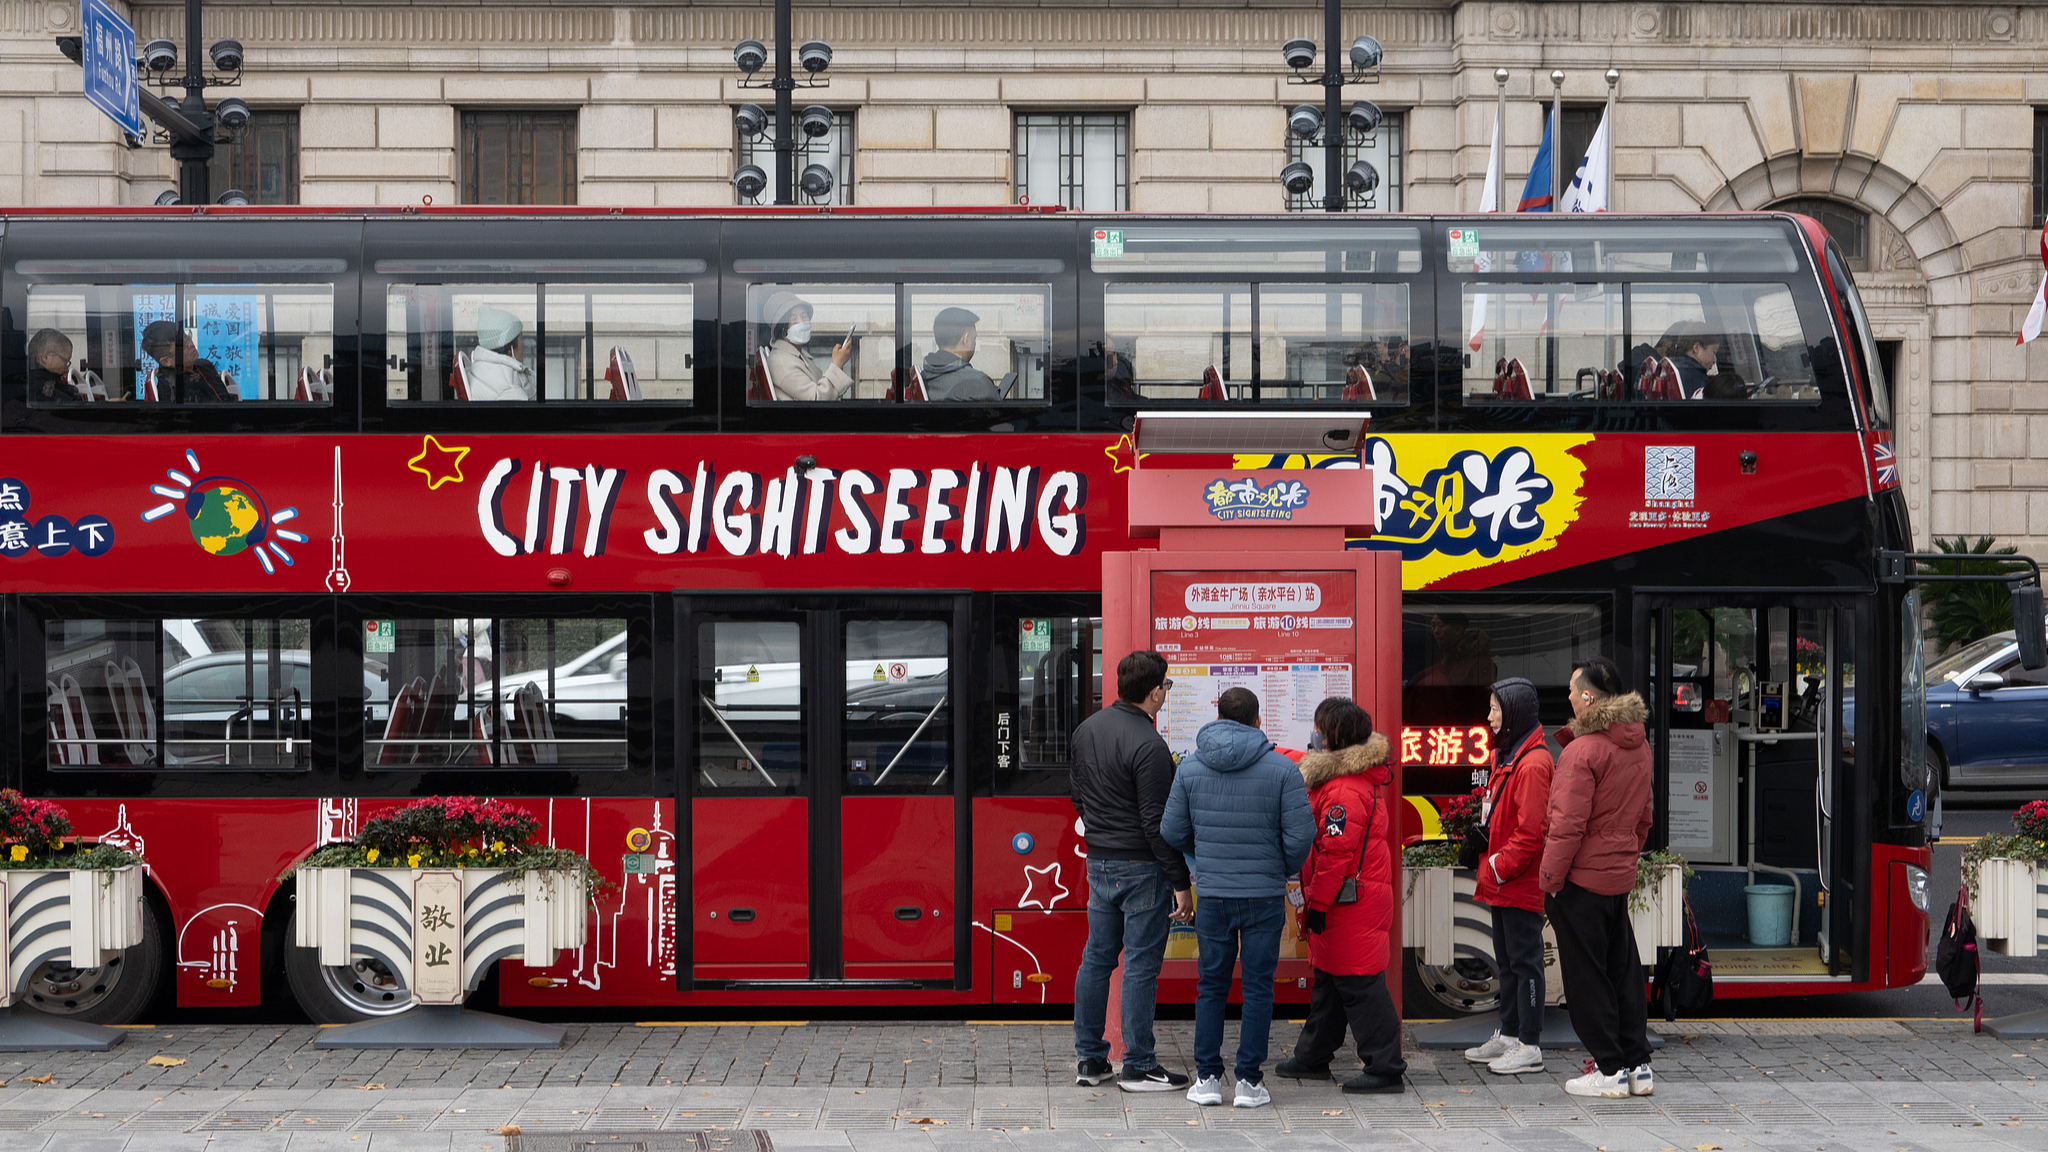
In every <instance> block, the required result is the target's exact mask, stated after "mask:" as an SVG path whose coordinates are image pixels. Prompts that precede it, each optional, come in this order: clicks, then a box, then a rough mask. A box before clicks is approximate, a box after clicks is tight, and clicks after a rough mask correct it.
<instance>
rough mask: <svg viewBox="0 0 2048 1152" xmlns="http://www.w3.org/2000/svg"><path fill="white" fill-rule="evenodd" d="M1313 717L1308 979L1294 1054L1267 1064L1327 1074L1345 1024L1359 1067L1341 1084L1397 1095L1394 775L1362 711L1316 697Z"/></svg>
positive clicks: (1307, 760) (1305, 879) (1305, 870)
mask: <svg viewBox="0 0 2048 1152" xmlns="http://www.w3.org/2000/svg"><path fill="white" fill-rule="evenodd" d="M1316 715H1317V728H1316V731H1317V734H1318V735H1320V736H1321V737H1322V742H1323V750H1322V751H1316V752H1310V753H1308V754H1307V755H1305V756H1303V757H1302V759H1301V774H1302V778H1303V780H1304V782H1305V783H1307V785H1308V801H1309V808H1310V809H1311V810H1312V811H1313V812H1314V813H1315V821H1316V837H1315V840H1314V841H1313V842H1311V844H1310V845H1309V852H1308V863H1307V864H1305V865H1303V866H1302V870H1301V895H1302V902H1303V905H1304V907H1303V909H1302V931H1303V933H1304V934H1305V935H1306V936H1307V937H1308V958H1309V965H1310V967H1311V968H1313V969H1314V971H1315V985H1314V987H1313V988H1312V990H1311V991H1310V992H1309V1004H1308V1020H1307V1022H1306V1023H1304V1024H1303V1025H1302V1027H1301V1039H1300V1040H1299V1041H1298V1042H1297V1043H1296V1044H1295V1046H1294V1057H1293V1059H1290V1060H1285V1061H1282V1062H1281V1064H1280V1066H1279V1067H1278V1068H1275V1069H1274V1071H1275V1072H1277V1073H1279V1074H1280V1075H1282V1076H1292V1077H1295V1078H1297V1079H1322V1078H1326V1077H1328V1076H1329V1075H1330V1057H1332V1056H1334V1055H1336V1053H1337V1049H1338V1048H1340V1047H1342V1046H1343V1044H1344V1028H1345V1025H1346V1024H1347V1023H1348V1024H1349V1025H1350V1028H1351V1036H1352V1039H1353V1040H1354V1041H1355V1042H1356V1043H1357V1045H1358V1057H1359V1059H1360V1060H1363V1061H1364V1062H1365V1071H1363V1072H1361V1073H1359V1074H1358V1075H1357V1076H1354V1077H1352V1078H1351V1079H1349V1080H1346V1081H1345V1082H1344V1084H1343V1088H1344V1091H1346V1092H1387V1093H1393V1092H1402V1091H1405V1090H1406V1086H1405V1085H1404V1084H1403V1083H1402V1080H1401V1078H1402V1076H1403V1075H1405V1074H1406V1073H1407V1071H1408V1062H1407V1061H1406V1060H1403V1059H1402V1058H1401V1019H1400V1017H1399V1016H1398V1015H1396V1014H1395V1012H1394V1002H1393V999H1392V998H1391V997H1389V996H1388V995H1387V983H1386V981H1387V952H1388V944H1389V941H1388V933H1389V932H1390V931H1391V930H1392V928H1393V923H1394V899H1395V896H1394V876H1395V869H1394V859H1393V850H1392V848H1391V847H1390V837H1391V835H1392V832H1393V826H1394V819H1395V812H1394V805H1395V804H1396V803H1398V802H1399V800H1400V798H1399V797H1397V796H1388V795H1386V790H1387V787H1388V785H1390V784H1392V783H1393V779H1394V777H1393V773H1392V772H1391V771H1390V770H1389V769H1388V768H1387V753H1388V750H1389V746H1388V744H1387V738H1386V737H1385V736H1382V735H1380V734H1379V733H1377V732H1374V731H1373V730H1372V717H1370V716H1368V715H1366V712H1365V709H1363V708H1360V707H1359V706H1358V705H1357V704H1355V703H1352V702H1351V701H1349V700H1341V701H1337V702H1332V701H1328V700H1326V701H1324V702H1323V707H1319V708H1317V709H1316ZM1347 880H1349V881H1351V884H1350V892H1347V891H1346V887H1347V885H1346V881H1347ZM1347 896H1350V897H1351V898H1350V899H1348V900H1347V899H1346V897H1347Z"/></svg>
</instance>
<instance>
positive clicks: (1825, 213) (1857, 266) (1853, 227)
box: [1771, 199, 1870, 272]
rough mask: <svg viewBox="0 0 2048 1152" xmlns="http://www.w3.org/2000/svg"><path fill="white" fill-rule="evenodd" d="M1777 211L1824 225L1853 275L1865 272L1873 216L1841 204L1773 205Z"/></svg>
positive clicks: (1786, 202) (1796, 202)
mask: <svg viewBox="0 0 2048 1152" xmlns="http://www.w3.org/2000/svg"><path fill="white" fill-rule="evenodd" d="M1771 208H1772V210H1773V211H1777V212H1792V213H1796V214H1798V215H1800V216H1811V217H1813V218H1814V219H1815V220H1818V221H1820V226H1821V227H1823V228H1825V229H1827V230H1828V235H1829V236H1830V237H1832V238H1833V239H1834V242H1835V247H1837V248H1840V249H1841V250H1842V256H1843V257H1844V258H1845V259H1847V260H1848V261H1849V268H1850V270H1851V271H1856V272H1860V271H1864V270H1865V269H1864V265H1863V261H1864V258H1865V256H1866V254H1867V253H1868V252H1869V250H1870V214H1869V213H1868V212H1865V211H1863V210H1862V209H1860V208H1851V207H1850V206H1849V205H1847V204H1838V203H1836V202H1835V201H1833V200H1814V199H1804V200H1784V201H1780V202H1779V203H1776V204H1773V205H1771Z"/></svg>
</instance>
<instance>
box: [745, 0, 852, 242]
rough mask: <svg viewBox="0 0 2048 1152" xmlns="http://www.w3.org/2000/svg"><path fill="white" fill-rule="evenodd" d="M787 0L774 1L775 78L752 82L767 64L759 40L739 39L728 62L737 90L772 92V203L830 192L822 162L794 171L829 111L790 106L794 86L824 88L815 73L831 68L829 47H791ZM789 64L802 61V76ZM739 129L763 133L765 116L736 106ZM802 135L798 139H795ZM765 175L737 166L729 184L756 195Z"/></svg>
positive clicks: (825, 127)
mask: <svg viewBox="0 0 2048 1152" xmlns="http://www.w3.org/2000/svg"><path fill="white" fill-rule="evenodd" d="M789 2H790V0H775V78H774V79H773V80H756V79H755V78H754V74H755V73H757V72H759V71H760V70H761V66H762V65H764V64H766V63H767V62H768V59H767V57H768V49H767V48H766V47H765V46H763V45H762V43H761V42H760V41H759V40H742V41H740V43H739V46H738V47H737V48H734V49H733V50H732V62H733V63H734V64H735V65H737V66H738V67H739V70H740V72H741V74H742V75H743V76H744V77H745V78H744V79H742V80H741V81H740V87H742V88H772V89H774V91H775V128H774V131H775V138H774V141H773V143H774V145H775V202H776V203H777V204H794V203H796V194H797V192H798V191H799V189H801V191H802V192H803V194H804V195H806V196H809V197H811V198H812V199H817V198H819V197H823V196H826V195H829V194H830V193H831V191H832V183H833V176H832V170H831V169H829V168H827V167H825V166H824V165H823V164H812V165H809V166H807V167H805V168H804V170H803V172H802V173H801V174H799V173H798V172H797V168H796V163H797V157H798V156H799V154H801V153H802V152H804V151H805V149H806V147H807V145H806V143H805V141H807V140H812V139H816V138H818V137H821V136H823V135H825V134H826V133H828V132H830V131H831V130H832V110H831V109H829V108H826V107H824V106H823V105H820V104H812V105H810V106H808V107H806V108H805V109H804V110H803V112H802V114H801V115H799V114H798V113H797V112H796V110H795V108H794V107H793V105H794V103H795V101H794V94H795V92H796V90H797V89H798V88H823V87H826V86H827V85H828V84H829V83H830V82H829V81H827V80H825V79H824V78H823V77H822V76H821V75H820V73H822V72H824V71H825V69H827V68H829V67H831V66H832V46H831V45H830V44H827V43H825V42H824V41H823V40H806V41H804V42H803V44H802V45H800V46H792V44H791V39H792V37H791V34H790V29H789V25H790V18H789ZM792 64H802V65H803V69H804V78H803V79H802V80H798V79H797V78H796V70H795V68H793V67H792ZM737 123H738V125H739V129H740V131H741V132H742V133H745V134H746V135H748V136H759V135H762V134H763V133H765V132H767V131H768V118H767V116H766V114H764V113H763V112H762V110H761V108H760V106H759V105H757V104H743V105H741V106H740V110H739V115H738V118H737ZM799 133H801V134H802V136H803V138H804V139H803V140H799V139H798V134H799ZM767 175H768V174H767V173H765V172H763V171H761V169H760V167H759V166H758V165H754V164H746V165H742V166H741V168H740V170H739V171H737V172H735V173H733V177H732V181H733V185H734V186H735V187H737V188H738V189H739V191H740V195H742V196H746V197H749V198H751V197H754V196H759V195H760V194H761V192H762V191H763V190H764V188H765V187H766V185H767V182H768V181H767Z"/></svg>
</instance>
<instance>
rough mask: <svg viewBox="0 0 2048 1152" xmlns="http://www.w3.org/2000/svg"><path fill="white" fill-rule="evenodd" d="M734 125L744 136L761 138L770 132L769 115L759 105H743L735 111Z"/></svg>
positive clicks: (733, 115) (733, 114) (733, 116)
mask: <svg viewBox="0 0 2048 1152" xmlns="http://www.w3.org/2000/svg"><path fill="white" fill-rule="evenodd" d="M732 123H733V127H735V128H738V129H739V130H740V135H742V136H747V137H753V136H759V135H760V134H761V133H763V132H766V131H767V130H768V113H767V112H766V111H764V110H763V109H762V108H761V106H760V105H759V104H742V105H740V106H739V107H738V108H735V109H733V113H732Z"/></svg>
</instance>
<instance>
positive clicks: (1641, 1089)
mask: <svg viewBox="0 0 2048 1152" xmlns="http://www.w3.org/2000/svg"><path fill="white" fill-rule="evenodd" d="M1628 1094H1629V1095H1631V1096H1654V1095H1656V1094H1657V1080H1656V1078H1655V1077H1654V1076H1652V1075H1651V1074H1650V1066H1649V1065H1648V1064H1638V1065H1636V1066H1635V1067H1633V1068H1631V1069H1629V1070H1628Z"/></svg>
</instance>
